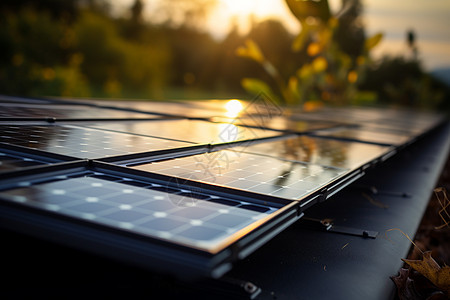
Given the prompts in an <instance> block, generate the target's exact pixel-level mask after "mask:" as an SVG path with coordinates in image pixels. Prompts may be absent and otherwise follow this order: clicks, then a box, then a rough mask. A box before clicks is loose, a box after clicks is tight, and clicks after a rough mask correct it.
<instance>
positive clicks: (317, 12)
mask: <svg viewBox="0 0 450 300" xmlns="http://www.w3.org/2000/svg"><path fill="white" fill-rule="evenodd" d="M286 4H287V6H288V7H289V9H290V10H291V12H292V14H293V15H294V16H295V17H296V18H297V19H298V20H299V21H300V22H301V23H304V22H307V18H310V17H312V18H316V19H320V20H322V21H328V19H329V18H330V16H331V12H330V7H329V6H328V1H327V0H300V1H299V0H286Z"/></svg>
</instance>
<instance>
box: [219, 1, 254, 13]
mask: <svg viewBox="0 0 450 300" xmlns="http://www.w3.org/2000/svg"><path fill="white" fill-rule="evenodd" d="M219 7H220V8H221V9H224V10H225V11H226V12H227V13H228V14H229V15H232V16H248V15H251V14H254V13H255V11H256V10H257V9H258V1H255V0H245V1H243V0H219Z"/></svg>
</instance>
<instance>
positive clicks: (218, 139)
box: [89, 119, 281, 144]
mask: <svg viewBox="0 0 450 300" xmlns="http://www.w3.org/2000/svg"><path fill="white" fill-rule="evenodd" d="M89 126H90V127H93V128H98V129H105V130H114V131H119V132H133V133H135V134H140V135H146V136H154V137H163V138H169V139H174V140H179V141H185V142H191V143H200V144H220V143H231V142H242V141H246V140H255V139H262V138H268V137H277V136H280V135H281V133H280V132H277V131H274V130H268V129H258V128H251V127H244V126H239V125H234V124H231V123H213V122H208V121H201V120H188V119H183V120H158V121H142V122H132V123H130V122H128V123H126V122H123V123H117V122H116V123H110V122H102V123H96V124H93V125H89Z"/></svg>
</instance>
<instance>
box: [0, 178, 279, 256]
mask: <svg viewBox="0 0 450 300" xmlns="http://www.w3.org/2000/svg"><path fill="white" fill-rule="evenodd" d="M101 175H103V174H95V175H94V177H80V178H68V179H65V180H58V181H54V182H50V183H43V184H36V185H32V186H29V187H25V188H23V187H22V188H16V189H11V190H8V191H6V192H2V193H0V197H2V198H4V199H8V200H10V201H14V202H19V203H22V204H24V205H27V206H32V207H36V208H39V209H42V210H46V211H52V212H58V213H60V214H62V215H67V216H70V217H74V218H77V219H85V220H88V221H90V222H92V223H98V224H102V225H106V226H108V227H114V228H117V229H124V230H127V231H130V230H131V231H133V232H135V233H140V234H142V235H145V236H148V237H152V238H157V239H162V240H166V241H170V242H173V243H178V244H183V245H187V246H190V247H193V248H200V249H203V250H205V251H213V250H215V249H217V248H219V247H220V246H221V245H222V244H223V243H224V242H225V241H226V240H227V239H228V238H229V237H230V236H231V235H233V234H235V233H237V232H239V231H240V230H243V229H245V228H246V227H248V226H249V225H251V224H253V223H255V222H257V221H258V220H261V219H264V218H265V217H266V216H268V215H269V214H271V213H273V212H275V211H276V210H277V208H276V207H272V206H270V205H259V204H250V203H248V202H243V201H239V200H231V199H227V198H221V197H218V196H217V197H216V196H213V195H206V196H207V197H208V198H206V199H207V200H204V199H197V198H192V197H191V196H192V194H191V193H189V192H188V191H186V194H182V193H181V192H180V193H177V194H169V193H167V192H163V191H158V190H152V186H153V185H154V184H148V188H144V187H137V186H132V185H129V184H126V181H122V182H121V183H118V182H114V181H109V180H104V179H101V178H95V176H101ZM124 182H125V183H124ZM208 200H211V201H208ZM183 204H184V205H183Z"/></svg>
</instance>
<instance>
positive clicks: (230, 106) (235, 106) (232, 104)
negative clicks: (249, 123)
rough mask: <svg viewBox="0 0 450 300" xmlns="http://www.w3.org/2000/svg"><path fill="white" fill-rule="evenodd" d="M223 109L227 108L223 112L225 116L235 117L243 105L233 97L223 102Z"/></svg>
mask: <svg viewBox="0 0 450 300" xmlns="http://www.w3.org/2000/svg"><path fill="white" fill-rule="evenodd" d="M225 109H226V110H227V112H226V113H225V116H226V117H228V118H236V117H238V116H239V114H240V113H241V111H242V110H243V109H244V107H243V106H242V103H241V102H240V101H239V100H236V99H233V100H230V101H228V102H227V103H226V104H225Z"/></svg>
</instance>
